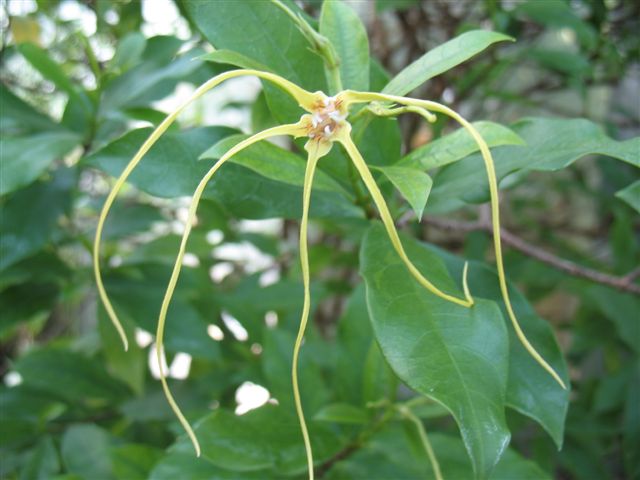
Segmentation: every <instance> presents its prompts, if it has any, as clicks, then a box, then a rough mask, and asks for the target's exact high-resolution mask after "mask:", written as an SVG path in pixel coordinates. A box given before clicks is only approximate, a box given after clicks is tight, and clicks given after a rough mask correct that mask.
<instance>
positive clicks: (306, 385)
mask: <svg viewBox="0 0 640 480" xmlns="http://www.w3.org/2000/svg"><path fill="white" fill-rule="evenodd" d="M316 298H317V297H316ZM263 342H264V345H263V347H264V352H263V355H262V370H263V372H264V376H265V379H266V381H267V383H266V385H265V386H266V387H267V388H268V389H269V391H270V392H271V393H272V395H273V396H274V397H275V398H277V399H278V402H279V405H280V406H281V407H282V409H283V410H285V411H289V412H294V411H295V407H294V404H293V394H292V392H293V384H292V382H291V362H292V360H291V348H292V347H291V346H292V345H293V344H294V343H295V335H294V332H293V331H286V330H283V329H273V330H270V329H267V330H265V332H264V337H263ZM323 346H326V345H324V344H322V343H320V342H318V341H316V340H315V338H313V333H311V332H309V333H308V334H307V337H306V341H305V348H304V349H303V350H302V354H301V357H300V372H304V374H302V375H300V396H301V397H302V404H303V405H304V411H305V413H306V415H308V416H309V418H313V416H315V414H316V412H318V411H319V410H320V409H321V408H322V407H323V406H324V405H326V403H327V402H328V401H329V399H330V396H331V393H330V390H329V388H328V385H327V382H326V381H325V379H324V378H323V375H322V370H321V369H320V366H319V365H318V359H317V358H313V357H312V355H313V353H314V349H320V348H322V347H323ZM324 354H325V355H326V349H325V350H324Z"/></svg>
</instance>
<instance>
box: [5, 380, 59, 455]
mask: <svg viewBox="0 0 640 480" xmlns="http://www.w3.org/2000/svg"><path fill="white" fill-rule="evenodd" d="M0 411H2V422H0V438H2V446H3V447H4V448H6V447H9V448H11V447H16V446H20V445H22V444H24V443H26V442H33V441H35V440H36V439H37V438H38V437H41V436H42V435H43V434H44V433H45V432H46V428H47V424H48V422H50V421H53V420H54V419H55V418H56V417H58V416H59V415H60V414H61V413H62V412H64V411H65V406H64V405H63V404H61V403H60V402H58V401H57V400H56V399H53V398H52V397H51V396H50V395H47V394H46V393H45V392H42V391H39V390H36V389H32V388H30V387H29V386H27V385H25V384H24V383H22V384H20V385H17V386H14V387H5V386H4V385H3V386H2V387H0Z"/></svg>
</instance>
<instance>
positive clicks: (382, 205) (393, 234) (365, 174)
mask: <svg viewBox="0 0 640 480" xmlns="http://www.w3.org/2000/svg"><path fill="white" fill-rule="evenodd" d="M339 135H340V136H339V137H338V141H339V142H340V143H342V145H343V146H344V148H345V150H346V151H347V153H348V154H349V156H350V157H351V160H352V161H353V164H354V166H355V167H356V169H357V170H358V173H359V174H360V176H361V177H362V180H363V181H364V184H365V185H366V186H367V189H368V190H369V193H371V197H372V198H373V202H374V203H375V204H376V207H377V208H378V211H379V212H380V218H381V219H382V223H383V224H384V226H385V228H386V229H387V234H388V235H389V239H390V240H391V243H392V245H393V248H394V249H395V250H396V252H398V255H399V256H400V258H401V259H402V261H403V262H404V264H405V265H406V267H407V268H408V269H409V272H411V274H412V275H413V276H414V277H415V279H416V280H417V281H418V282H419V283H420V284H421V285H422V286H423V287H425V288H426V289H427V290H429V291H430V292H431V293H433V294H435V295H437V296H439V297H440V298H443V299H445V300H448V301H449V302H453V303H456V304H458V305H462V306H463V307H471V306H472V305H473V299H471V298H468V297H467V298H465V299H464V300H463V299H460V298H457V297H454V296H452V295H449V294H448V293H445V292H443V291H442V290H440V289H439V288H438V287H436V286H435V285H434V284H433V283H431V282H430V281H429V280H427V279H426V278H425V277H424V276H423V275H422V273H420V271H419V270H418V269H417V268H416V266H415V265H414V264H413V263H412V262H411V260H409V257H408V256H407V254H406V252H405V250H404V247H403V246H402V242H401V241H400V237H399V236H398V231H397V230H396V226H395V224H394V223H393V217H392V216H391V212H390V211H389V207H388V206H387V202H386V201H385V199H384V197H383V196H382V192H380V188H378V185H377V184H376V181H375V179H374V178H373V175H372V174H371V171H370V170H369V167H367V164H366V163H365V161H364V159H363V158H362V155H360V152H359V151H358V148H357V147H356V145H355V144H354V143H353V140H351V137H350V136H349V133H348V132H347V131H344V132H340V134H339Z"/></svg>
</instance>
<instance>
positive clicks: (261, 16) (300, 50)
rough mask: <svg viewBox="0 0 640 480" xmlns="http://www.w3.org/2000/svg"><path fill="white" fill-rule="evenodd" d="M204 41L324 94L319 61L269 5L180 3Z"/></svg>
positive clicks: (289, 23)
mask: <svg viewBox="0 0 640 480" xmlns="http://www.w3.org/2000/svg"><path fill="white" fill-rule="evenodd" d="M183 5H184V8H185V9H186V11H187V13H188V15H189V17H190V18H191V19H192V20H193V22H194V23H195V24H196V26H197V27H198V29H199V30H200V31H201V32H202V33H203V34H204V36H205V38H206V39H207V40H209V42H210V43H211V44H212V45H214V46H215V47H216V49H220V50H232V51H235V52H238V53H240V54H241V55H244V56H246V57H248V58H251V59H252V60H254V61H257V62H259V63H261V64H264V65H266V66H267V67H268V68H269V69H271V70H272V71H273V72H274V73H277V74H279V75H282V76H283V77H285V78H287V79H288V80H291V81H292V82H294V83H296V84H298V85H300V86H301V87H303V88H306V89H307V90H309V91H315V90H324V86H325V83H324V75H323V69H322V61H321V60H320V58H319V57H318V56H316V55H314V54H313V53H311V52H310V51H309V49H308V46H309V45H308V43H307V41H306V39H305V38H304V36H303V35H302V33H300V31H299V30H298V29H297V27H296V26H295V25H294V24H293V23H292V21H291V19H290V18H289V17H288V16H287V14H286V13H284V12H283V11H282V10H280V9H279V8H278V7H277V6H275V5H274V4H272V3H271V2H216V5H215V8H211V7H212V6H211V2H209V1H206V0H204V1H203V0H195V1H194V0H190V1H186V2H184V3H183Z"/></svg>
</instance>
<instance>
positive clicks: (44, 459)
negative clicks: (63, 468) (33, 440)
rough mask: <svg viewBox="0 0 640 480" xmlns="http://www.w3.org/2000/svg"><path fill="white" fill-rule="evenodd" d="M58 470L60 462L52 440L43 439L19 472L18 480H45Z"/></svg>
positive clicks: (48, 437) (47, 437)
mask: <svg viewBox="0 0 640 480" xmlns="http://www.w3.org/2000/svg"><path fill="white" fill-rule="evenodd" d="M59 470H60V461H59V460H58V452H57V451H56V447H55V444H54V443H53V439H52V438H51V437H50V436H45V437H43V438H42V439H41V440H40V441H38V443H37V445H36V447H35V448H34V449H33V450H32V452H31V455H29V457H28V460H27V463H26V465H25V467H24V468H23V469H22V470H21V471H20V480H47V479H49V478H51V476H52V475H55V474H56V473H58V471H59Z"/></svg>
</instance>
